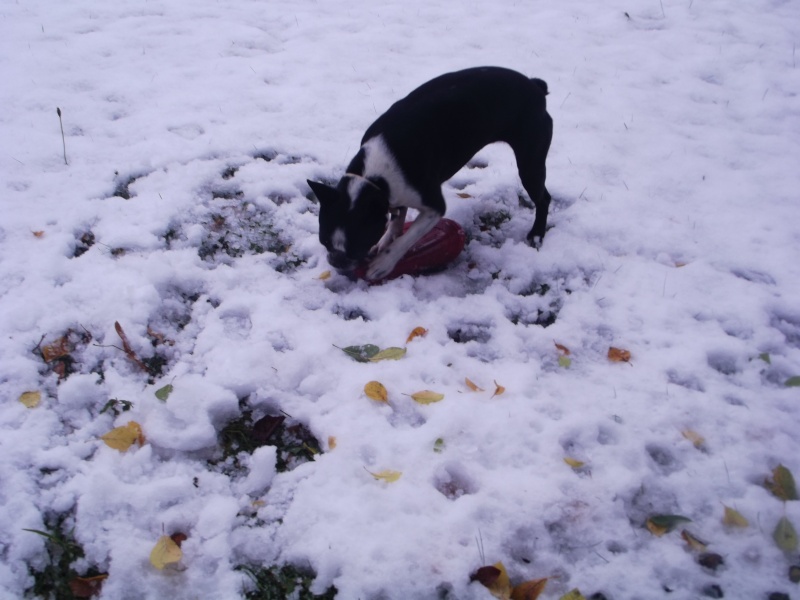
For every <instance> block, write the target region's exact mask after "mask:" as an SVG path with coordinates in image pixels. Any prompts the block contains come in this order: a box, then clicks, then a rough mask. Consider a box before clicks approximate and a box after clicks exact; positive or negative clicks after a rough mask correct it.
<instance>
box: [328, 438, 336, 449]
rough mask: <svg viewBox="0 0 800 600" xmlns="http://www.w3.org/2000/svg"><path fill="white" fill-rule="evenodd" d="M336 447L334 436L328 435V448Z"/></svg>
mask: <svg viewBox="0 0 800 600" xmlns="http://www.w3.org/2000/svg"><path fill="white" fill-rule="evenodd" d="M334 448H336V438H335V437H334V436H332V435H329V436H328V450H333V449H334Z"/></svg>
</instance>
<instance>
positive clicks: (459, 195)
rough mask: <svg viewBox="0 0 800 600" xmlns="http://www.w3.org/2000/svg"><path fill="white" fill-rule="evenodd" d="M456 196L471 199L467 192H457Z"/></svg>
mask: <svg viewBox="0 0 800 600" xmlns="http://www.w3.org/2000/svg"><path fill="white" fill-rule="evenodd" d="M456 196H458V197H459V198H472V196H470V195H469V194H468V193H467V192H458V193H457V194H456Z"/></svg>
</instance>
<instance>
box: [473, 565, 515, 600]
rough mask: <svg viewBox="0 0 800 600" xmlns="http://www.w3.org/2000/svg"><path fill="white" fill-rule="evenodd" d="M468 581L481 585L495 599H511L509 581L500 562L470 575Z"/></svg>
mask: <svg viewBox="0 0 800 600" xmlns="http://www.w3.org/2000/svg"><path fill="white" fill-rule="evenodd" d="M470 581H477V582H479V583H481V584H482V585H483V586H484V587H486V588H487V589H488V590H489V592H490V593H491V594H492V596H494V597H495V598H499V599H500V600H509V598H511V580H509V578H508V573H507V572H506V568H505V567H504V566H503V563H501V562H498V563H495V564H494V565H492V566H490V567H481V568H480V569H478V570H477V571H475V572H474V573H473V574H472V575H470Z"/></svg>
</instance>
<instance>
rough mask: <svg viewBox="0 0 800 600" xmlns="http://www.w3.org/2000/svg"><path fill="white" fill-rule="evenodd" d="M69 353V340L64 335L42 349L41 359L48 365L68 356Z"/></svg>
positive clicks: (70, 349)
mask: <svg viewBox="0 0 800 600" xmlns="http://www.w3.org/2000/svg"><path fill="white" fill-rule="evenodd" d="M71 351H72V348H71V347H70V344H69V339H68V338H67V336H66V335H64V336H61V337H60V338H58V339H57V340H56V341H55V342H53V343H51V344H47V346H43V347H42V358H44V362H47V363H49V362H52V361H54V360H57V359H59V358H63V357H65V356H68V355H69V353H70V352H71Z"/></svg>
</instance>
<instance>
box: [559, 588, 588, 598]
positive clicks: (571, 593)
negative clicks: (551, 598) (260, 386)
mask: <svg viewBox="0 0 800 600" xmlns="http://www.w3.org/2000/svg"><path fill="white" fill-rule="evenodd" d="M558 600H586V598H585V597H584V595H583V594H581V592H580V590H579V589H578V588H575V589H574V590H570V591H568V592H567V593H566V594H564V595H563V596H561V598H559V599H558Z"/></svg>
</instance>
